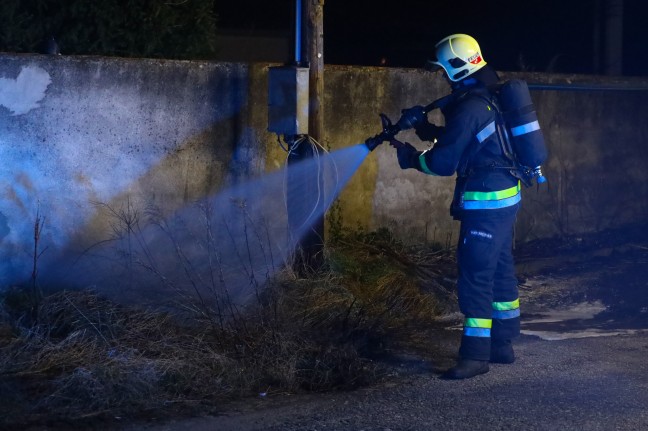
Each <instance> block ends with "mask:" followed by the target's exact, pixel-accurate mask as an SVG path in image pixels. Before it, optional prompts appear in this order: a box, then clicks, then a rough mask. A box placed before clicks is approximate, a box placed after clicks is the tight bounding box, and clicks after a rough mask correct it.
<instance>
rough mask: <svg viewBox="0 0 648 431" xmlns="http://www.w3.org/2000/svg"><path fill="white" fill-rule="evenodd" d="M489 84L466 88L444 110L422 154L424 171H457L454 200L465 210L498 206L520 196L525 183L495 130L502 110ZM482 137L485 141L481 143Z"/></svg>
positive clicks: (442, 173) (477, 82)
mask: <svg viewBox="0 0 648 431" xmlns="http://www.w3.org/2000/svg"><path fill="white" fill-rule="evenodd" d="M490 101H492V96H491V95H490V93H489V91H488V89H487V88H486V86H485V85H484V84H483V83H481V82H479V81H476V82H475V84H474V85H469V86H465V87H463V88H462V89H461V90H460V92H459V93H458V94H457V97H455V98H454V100H453V101H451V102H450V103H449V104H448V105H447V106H446V107H445V108H443V109H442V112H443V115H444V117H445V127H443V128H442V129H441V130H440V133H439V134H438V135H437V138H436V143H435V144H434V146H433V147H432V148H431V149H429V150H427V151H424V152H423V153H422V154H421V155H420V156H419V158H418V159H419V160H418V161H419V164H420V167H419V170H421V171H422V172H425V173H427V174H431V175H440V176H451V175H454V174H455V173H456V174H457V179H458V181H457V188H458V190H455V202H454V204H456V205H458V206H460V209H465V210H471V209H498V208H504V207H507V206H512V205H514V204H516V203H517V202H518V201H519V200H520V194H519V191H520V185H519V181H518V179H517V178H516V177H514V176H513V175H512V174H511V173H510V170H509V169H506V167H508V166H510V162H509V161H508V159H507V158H506V157H505V156H504V154H503V151H502V146H501V144H500V141H499V138H498V134H497V132H496V130H495V121H496V120H497V113H496V111H495V109H494V107H493V105H492V103H490ZM480 141H481V142H480Z"/></svg>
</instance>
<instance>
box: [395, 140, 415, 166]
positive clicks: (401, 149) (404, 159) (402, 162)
mask: <svg viewBox="0 0 648 431" xmlns="http://www.w3.org/2000/svg"><path fill="white" fill-rule="evenodd" d="M398 143H399V144H401V145H398V146H396V145H394V144H392V143H391V142H390V144H391V145H392V146H394V147H395V148H396V157H397V158H398V166H400V168H401V169H410V168H414V169H417V167H418V166H419V161H418V158H419V156H420V155H421V153H422V151H418V150H417V149H416V148H414V147H413V146H412V145H411V144H410V143H409V142H400V141H398Z"/></svg>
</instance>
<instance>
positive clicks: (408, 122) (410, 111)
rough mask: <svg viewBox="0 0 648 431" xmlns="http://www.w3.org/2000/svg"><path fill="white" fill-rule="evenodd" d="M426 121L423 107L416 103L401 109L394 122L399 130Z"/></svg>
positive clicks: (413, 126)
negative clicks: (398, 116)
mask: <svg viewBox="0 0 648 431" xmlns="http://www.w3.org/2000/svg"><path fill="white" fill-rule="evenodd" d="M423 121H427V114H426V113H425V108H424V107H422V106H420V105H417V106H412V107H411V108H407V109H403V110H401V117H400V119H399V120H398V122H397V123H396V125H397V126H398V127H399V128H400V130H408V129H411V128H416V126H417V124H419V123H422V122H423Z"/></svg>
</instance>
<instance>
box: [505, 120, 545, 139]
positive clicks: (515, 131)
mask: <svg viewBox="0 0 648 431" xmlns="http://www.w3.org/2000/svg"><path fill="white" fill-rule="evenodd" d="M536 130H540V124H539V123H538V121H537V120H536V121H532V122H530V123H526V124H522V125H521V126H517V127H511V134H512V135H513V136H520V135H526V134H527V133H531V132H535V131H536Z"/></svg>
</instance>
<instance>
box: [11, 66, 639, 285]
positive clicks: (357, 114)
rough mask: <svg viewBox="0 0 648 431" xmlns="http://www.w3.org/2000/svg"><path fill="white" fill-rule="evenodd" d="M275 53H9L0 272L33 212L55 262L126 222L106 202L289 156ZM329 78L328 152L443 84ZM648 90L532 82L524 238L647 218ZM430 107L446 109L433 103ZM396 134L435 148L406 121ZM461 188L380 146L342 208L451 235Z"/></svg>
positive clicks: (144, 201) (412, 73) (25, 248)
mask: <svg viewBox="0 0 648 431" xmlns="http://www.w3.org/2000/svg"><path fill="white" fill-rule="evenodd" d="M267 67H268V65H266V64H252V65H247V64H234V63H211V62H184V61H158V60H126V59H110V58H93V57H61V56H57V57H48V56H38V55H26V56H15V55H2V56H0V127H1V129H0V130H1V133H0V158H1V160H2V161H3V163H2V166H1V167H0V181H1V182H2V184H1V185H0V189H1V190H2V199H1V200H0V256H2V259H1V263H0V284H2V285H6V284H7V283H10V282H13V281H15V279H16V277H20V276H24V275H25V274H29V267H30V260H31V258H32V257H33V248H34V239H33V238H34V222H35V220H36V216H37V214H40V215H41V217H44V218H45V220H46V228H45V229H43V233H42V237H41V238H40V239H39V245H40V247H41V249H42V248H44V247H47V253H44V254H43V256H42V259H44V260H47V259H48V258H49V257H50V256H57V255H60V254H61V253H67V252H72V250H74V251H75V252H78V251H79V250H85V249H87V247H90V246H92V245H93V244H96V243H98V242H100V241H103V240H105V239H106V238H109V237H110V236H111V232H112V231H113V230H114V229H115V226H114V225H113V224H112V223H113V221H111V220H110V218H107V217H105V212H106V211H105V210H106V208H110V209H114V210H116V211H121V210H122V209H123V208H129V206H130V205H132V206H133V208H143V207H146V206H154V207H156V208H159V209H161V210H162V211H164V212H171V211H173V210H175V209H177V208H181V207H183V206H185V205H187V204H189V203H191V202H193V201H195V200H197V199H199V198H201V197H204V196H207V195H209V194H211V193H214V192H216V191H218V190H220V189H222V188H223V187H224V186H225V185H229V184H232V183H240V182H242V181H244V180H246V179H249V178H252V177H258V176H260V175H261V174H263V173H264V172H268V171H274V170H277V169H278V168H280V167H282V166H283V165H284V161H285V157H286V155H285V153H284V152H283V151H282V150H281V148H280V147H279V145H277V139H276V136H274V135H272V134H269V133H268V132H267V131H266V127H267V121H266V119H267V106H266V105H267ZM524 77H528V78H529V79H530V80H532V81H534V82H567V81H571V82H578V81H585V78H584V77H557V76H549V75H532V76H524ZM590 79H591V78H588V79H587V80H590ZM599 81H600V82H601V83H603V84H605V83H607V81H606V80H604V79H602V78H601V79H599ZM623 82H626V83H631V84H633V85H635V84H636V85H639V84H641V85H645V84H646V82H644V81H641V80H630V79H626V80H624V81H623ZM325 88H326V94H325V101H324V115H325V128H326V135H325V138H324V142H322V144H323V145H324V146H326V147H328V148H330V149H331V150H336V149H340V148H345V147H349V146H351V145H354V144H357V143H360V142H363V141H364V140H365V139H366V138H367V137H368V136H371V135H374V134H375V133H377V132H378V131H379V130H380V120H379V118H378V113H380V112H384V113H386V114H387V115H389V116H390V117H392V118H393V119H397V118H398V116H399V114H400V109H402V108H404V107H409V106H412V105H416V104H425V103H428V102H430V101H432V100H434V99H436V98H438V97H441V96H443V95H444V94H446V93H447V91H448V89H447V86H446V84H445V83H444V82H443V80H442V79H440V78H439V77H438V76H437V75H431V74H428V73H425V72H422V71H419V70H404V69H382V68H362V67H341V66H327V68H326V74H325ZM645 94H646V93H645V92H554V91H544V92H534V93H533V97H534V100H535V102H536V104H537V108H538V114H539V117H540V122H541V125H542V126H543V129H544V131H545V136H546V138H547V141H548V144H549V150H550V159H549V161H548V162H547V163H546V166H545V173H546V176H547V178H548V179H549V183H548V185H547V186H545V187H544V188H541V189H540V190H539V191H536V190H525V192H524V194H525V199H524V204H523V209H522V212H521V214H520V218H519V223H518V238H519V239H520V240H526V239H532V238H536V237H547V236H553V235H556V234H563V233H574V232H584V231H592V230H596V229H601V228H605V227H610V226H614V225H615V224H622V223H632V222H637V221H643V220H645V219H646V216H647V215H648V204H646V196H647V194H648V193H647V191H648V190H647V187H648V186H647V185H646V184H648V181H647V180H648V178H647V177H648V170H646V169H645V167H644V165H645V163H646V160H647V158H648V157H647V156H648V154H647V151H648V150H647V149H646V137H647V136H648V124H647V122H645V121H644V117H645V114H646V112H648V110H647V109H646V108H647V104H648V102H647V101H646V98H645ZM431 119H432V120H434V121H436V122H439V123H440V122H441V121H442V118H441V117H440V114H439V113H438V112H435V113H433V114H431ZM401 137H402V138H404V139H405V140H408V141H410V142H412V143H413V144H414V145H415V146H417V147H419V148H421V149H423V148H424V145H425V144H422V143H420V142H418V141H417V140H416V138H415V136H414V135H413V134H412V133H411V132H409V133H405V134H403V135H402V136H401ZM453 186H454V180H453V179H452V178H438V177H430V176H426V175H422V174H420V173H418V172H415V171H412V170H409V171H401V170H400V169H399V167H398V164H397V162H396V159H395V156H394V151H393V149H392V148H390V147H389V146H387V145H383V146H382V147H380V148H378V149H377V150H376V151H374V152H373V153H371V154H370V155H369V156H368V157H367V159H366V160H365V161H364V163H363V164H362V165H361V167H360V169H359V170H358V172H357V173H356V174H355V176H354V177H353V178H352V179H351V181H350V183H349V184H348V186H347V187H346V189H345V190H344V191H343V192H342V195H341V216H342V221H343V222H344V224H345V225H346V226H349V227H351V228H355V227H357V226H362V227H366V228H368V229H375V228H378V227H389V228H391V229H392V230H393V231H394V232H395V233H396V234H397V235H398V236H399V237H401V238H403V239H404V240H406V241H411V242H419V241H421V240H424V239H425V240H427V241H439V242H442V243H443V242H445V241H448V240H449V241H454V239H451V238H456V229H457V227H458V224H457V223H456V222H454V221H452V220H451V219H450V217H449V215H448V206H449V204H450V200H451V197H452V196H451V195H452V188H453Z"/></svg>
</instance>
